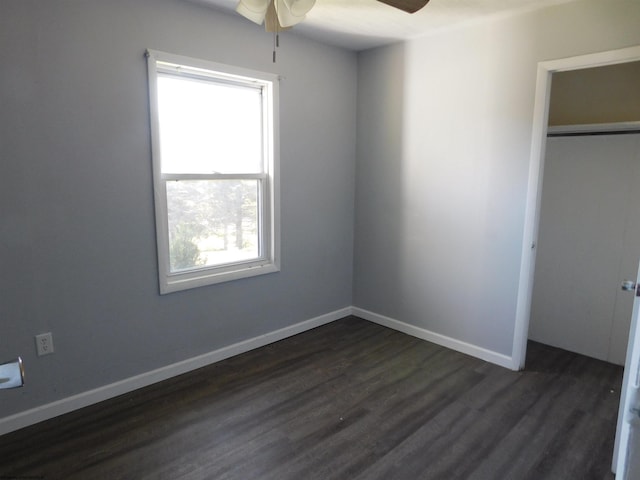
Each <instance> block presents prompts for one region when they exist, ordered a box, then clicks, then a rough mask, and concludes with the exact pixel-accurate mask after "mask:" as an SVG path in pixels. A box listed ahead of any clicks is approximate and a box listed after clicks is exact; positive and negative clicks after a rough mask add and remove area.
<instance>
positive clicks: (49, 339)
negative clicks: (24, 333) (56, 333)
mask: <svg viewBox="0 0 640 480" xmlns="http://www.w3.org/2000/svg"><path fill="white" fill-rule="evenodd" d="M36 351H37V352H38V356H39V357H41V356H43V355H49V354H51V353H53V335H52V334H51V332H48V333H42V334H40V335H36Z"/></svg>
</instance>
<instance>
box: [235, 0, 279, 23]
mask: <svg viewBox="0 0 640 480" xmlns="http://www.w3.org/2000/svg"><path fill="white" fill-rule="evenodd" d="M271 3H272V2H271V0H240V2H239V3H238V6H237V7H236V12H238V13H239V14H240V15H242V16H243V17H245V18H248V19H249V20H251V21H252V22H254V23H257V24H258V25H262V22H264V18H265V16H266V15H267V9H268V8H269V5H270V4H271Z"/></svg>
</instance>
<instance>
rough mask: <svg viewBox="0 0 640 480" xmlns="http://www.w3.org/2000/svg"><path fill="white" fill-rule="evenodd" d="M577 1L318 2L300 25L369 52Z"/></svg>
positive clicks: (233, 0)
mask: <svg viewBox="0 0 640 480" xmlns="http://www.w3.org/2000/svg"><path fill="white" fill-rule="evenodd" d="M189 1H195V2H197V3H200V4H204V5H207V6H211V7H212V8H215V9H218V10H222V11H226V12H231V13H233V14H234V15H236V13H235V8H236V5H237V4H238V0H189ZM573 1H580V0H431V1H430V2H429V3H428V4H427V6H426V7H424V8H423V9H422V10H420V11H418V12H416V13H414V14H408V13H405V12H403V11H401V10H398V9H395V8H392V7H389V6H388V5H385V4H383V3H380V2H378V1H377V0H316V4H315V6H314V7H313V8H312V9H311V11H310V12H309V13H308V14H307V18H306V19H305V21H304V22H302V23H301V24H298V25H296V26H295V27H294V28H295V30H296V32H297V33H299V34H301V35H305V36H307V37H311V38H313V39H315V40H319V41H322V42H324V43H328V44H331V45H337V46H340V47H344V48H348V49H352V50H364V49H367V48H371V47H376V46H380V45H383V44H387V43H392V42H395V41H398V40H406V39H409V38H414V37H418V36H422V35H428V34H431V33H435V32H437V31H440V30H443V29H448V28H452V27H457V26H460V25H461V24H463V23H468V22H477V21H482V20H485V19H487V18H489V17H492V16H496V15H510V14H515V13H519V12H523V11H527V10H536V9H540V8H544V7H547V6H550V5H557V4H561V3H568V2H573ZM246 21H247V22H249V20H246ZM256 28H259V27H258V26H257V25H256Z"/></svg>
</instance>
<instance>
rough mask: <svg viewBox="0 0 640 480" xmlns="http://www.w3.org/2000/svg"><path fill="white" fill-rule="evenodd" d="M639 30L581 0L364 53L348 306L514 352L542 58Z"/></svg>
mask: <svg viewBox="0 0 640 480" xmlns="http://www.w3.org/2000/svg"><path fill="white" fill-rule="evenodd" d="M638 25H640V2H637V1H634V0H610V1H606V2H604V1H601V0H584V1H579V2H572V3H568V4H563V5H559V6H555V7H551V8H548V9H544V10H540V11H534V12H529V13H524V14H521V15H515V16H511V17H502V18H496V19H494V20H493V21H489V22H483V23H476V24H470V25H468V26H466V27H464V28H456V29H453V30H450V31H448V32H444V33H441V34H438V35H433V36H428V37H423V38H420V39H416V40H413V41H410V42H407V43H406V44H403V45H394V46H390V47H386V48H380V49H376V50H371V51H368V52H364V53H363V54H361V56H360V57H359V71H358V79H359V80H358V81H359V84H358V89H359V101H358V158H357V168H356V179H357V183H356V185H357V186H356V232H355V234H356V249H355V257H354V258H355V277H354V278H355V283H354V305H355V306H356V307H360V308H362V309H365V310H368V311H371V312H375V313H376V314H381V315H385V316H387V317H390V318H392V319H395V320H398V321H401V322H405V323H407V324H410V325H413V326H416V327H418V328H421V329H424V330H428V331H430V332H434V333H436V334H440V335H444V336H448V337H451V338H453V339H456V340H458V341H462V342H467V343H469V344H472V345H475V346H477V347H480V348H484V349H487V350H490V351H493V352H497V353H500V354H504V355H507V356H511V355H512V348H513V340H514V326H515V317H516V299H517V292H518V281H519V268H520V257H521V252H522V241H523V240H522V239H523V228H524V215H525V200H526V191H527V179H528V168H529V157H530V149H531V132H532V118H533V104H534V96H535V80H536V68H537V63H538V62H540V61H544V60H551V59H556V58H564V57H570V56H575V55H581V54H587V53H593V52H599V51H604V50H612V49H617V48H622V47H627V46H632V45H638V44H640V28H638Z"/></svg>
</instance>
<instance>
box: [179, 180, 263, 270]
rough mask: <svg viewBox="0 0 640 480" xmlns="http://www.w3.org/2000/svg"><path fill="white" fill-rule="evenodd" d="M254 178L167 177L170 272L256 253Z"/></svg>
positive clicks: (255, 183) (235, 260)
mask: <svg viewBox="0 0 640 480" xmlns="http://www.w3.org/2000/svg"><path fill="white" fill-rule="evenodd" d="M259 183H260V181H259V180H181V181H170V182H167V207H168V216H169V263H170V271H171V272H172V273H175V272H180V271H184V270H189V269H194V268H202V267H208V266H215V265H224V264H228V263H234V262H241V261H245V260H252V259H256V258H258V257H259V256H260V251H259V240H258V235H259V230H260V225H259V218H260V215H259V213H258V212H259V205H258V190H259V188H260V185H259Z"/></svg>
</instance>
